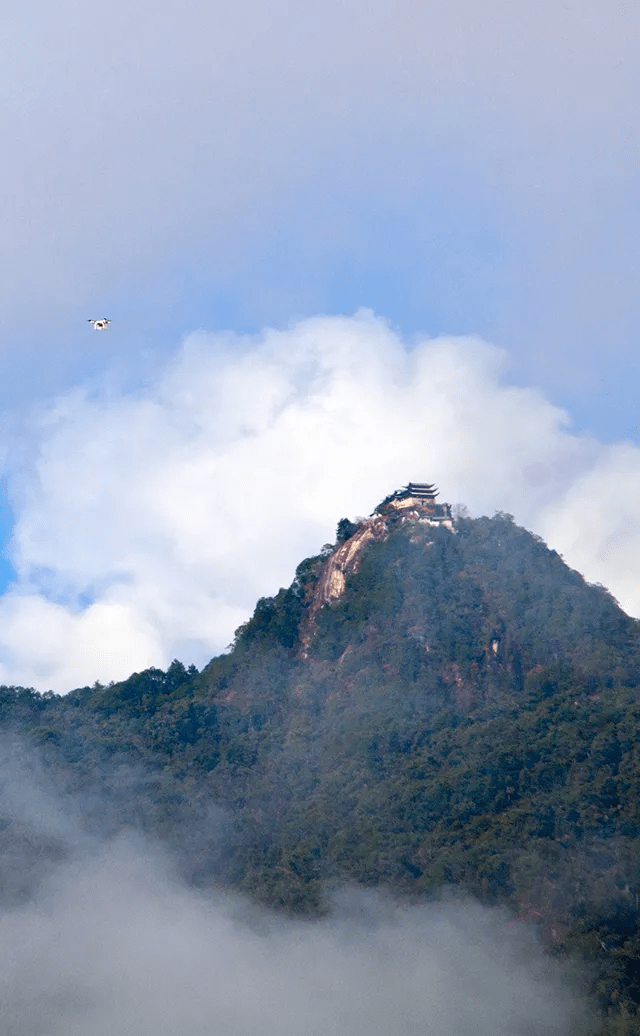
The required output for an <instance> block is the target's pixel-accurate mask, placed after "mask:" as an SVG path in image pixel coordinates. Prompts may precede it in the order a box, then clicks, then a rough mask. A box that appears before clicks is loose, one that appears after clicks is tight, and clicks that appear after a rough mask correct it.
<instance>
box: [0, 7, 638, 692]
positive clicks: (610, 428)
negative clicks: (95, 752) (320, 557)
mask: <svg viewBox="0 0 640 1036" xmlns="http://www.w3.org/2000/svg"><path fill="white" fill-rule="evenodd" d="M14 8H15V9H14V10H8V11H4V12H3V13H2V15H1V16H0V19H1V23H2V24H1V29H2V31H1V32H0V40H1V41H2V42H1V43H0V48H1V49H2V51H3V53H2V60H1V61H0V97H1V104H0V131H1V134H2V140H3V144H4V147H3V154H2V158H1V159H0V187H1V189H2V198H3V202H4V204H3V205H2V207H1V208H0V268H1V272H2V276H1V277H0V475H1V478H2V495H1V499H0V543H1V544H2V545H3V556H2V557H3V560H2V566H1V571H0V680H1V681H3V682H6V683H20V684H27V685H32V686H35V687H37V688H38V689H39V690H47V689H49V688H51V689H53V690H55V691H58V692H64V691H66V690H69V689H70V688H71V687H73V686H78V685H84V684H87V683H93V681H94V680H96V679H99V680H102V681H109V680H111V679H120V678H122V677H125V676H126V675H128V674H129V673H130V672H131V671H133V670H139V669H142V668H145V667H146V666H149V665H159V666H163V667H164V666H166V665H167V664H168V663H169V662H170V661H171V659H172V658H173V657H175V656H177V657H180V658H181V659H182V660H183V661H184V662H185V663H187V664H188V663H189V662H192V661H193V662H195V663H196V664H197V665H198V666H201V665H203V664H204V663H205V662H206V661H207V660H208V658H210V657H211V656H212V655H213V654H214V653H217V652H218V651H220V650H223V649H224V648H225V646H226V645H227V644H228V643H229V642H230V640H231V639H232V637H233V631H234V629H235V628H236V627H237V626H238V625H239V624H240V623H241V622H243V621H245V620H246V618H247V617H248V615H249V614H250V613H251V611H252V608H253V605H254V604H255V601H256V599H257V598H258V597H260V596H263V595H265V594H272V593H275V592H277V590H278V588H279V587H280V586H281V585H287V584H288V583H289V582H290V580H291V578H292V576H293V573H294V570H295V566H296V564H297V563H298V562H299V561H300V560H301V559H302V558H303V557H305V556H307V555H309V554H312V553H316V552H317V550H318V549H319V548H320V547H321V546H322V544H323V543H325V542H327V541H331V540H332V539H333V538H334V535H335V526H336V523H337V521H338V519H339V518H340V517H342V516H350V517H352V516H355V515H358V514H368V513H370V511H371V510H373V508H374V507H375V506H376V504H377V503H378V502H379V501H380V499H382V497H384V496H385V495H386V494H387V493H389V492H390V491H392V490H393V489H396V488H399V487H400V486H401V485H403V484H404V483H405V482H406V481H408V480H409V479H413V480H423V479H424V480H428V481H436V482H437V483H438V484H439V486H440V488H441V491H442V498H443V499H445V500H448V501H451V502H452V503H456V502H463V503H465V504H466V505H467V506H468V507H469V509H470V511H471V513H472V514H481V513H493V511H494V510H506V511H509V512H510V513H513V514H514V516H515V518H516V520H517V521H519V522H521V523H522V524H525V525H526V526H527V527H528V528H531V529H532V530H533V531H534V532H536V533H537V534H539V535H541V536H543V537H544V538H545V539H546V540H547V541H548V542H549V543H550V544H551V545H552V546H553V547H554V548H555V549H557V550H558V551H560V552H561V553H562V554H563V556H564V557H565V559H566V560H567V562H568V563H569V564H570V565H572V567H575V568H577V569H578V570H579V571H581V572H583V574H584V575H585V576H586V578H587V579H589V580H590V581H592V582H602V583H603V584H604V585H605V586H607V587H608V588H609V589H610V590H611V592H612V593H613V594H614V596H615V597H616V598H617V599H618V600H619V601H620V603H621V604H622V606H623V607H624V608H625V609H626V610H627V611H629V612H630V613H631V614H634V615H640V421H639V417H638V412H637V402H636V401H637V396H638V386H639V383H640V352H639V350H638V348H637V345H636V328H637V327H638V326H639V324H640V320H639V317H640V313H639V312H638V310H639V308H640V307H639V304H638V293H637V290H636V282H637V274H638V267H639V258H640V255H639V248H640V246H639V244H638V242H639V241H640V233H639V229H640V228H639V225H638V224H639V223H640V210H639V209H638V203H637V198H638V168H639V163H638V140H639V125H638V114H637V113H638V111H639V110H640V106H639V104H638V101H639V99H640V90H639V85H640V84H639V82H638V79H639V77H640V62H639V61H638V30H639V27H640V12H638V9H637V8H636V7H635V6H634V5H631V4H626V3H622V2H620V3H616V2H611V0H609V2H608V3H606V4H605V3H604V0H580V3H578V2H577V0H569V2H567V3H565V4H562V5H558V4H554V3H552V2H551V0H541V2H540V3H538V4H536V5H530V4H523V3H505V2H504V0H486V2H482V3H477V2H474V3H471V2H470V0H433V2H430V3H429V4H424V3H415V2H412V0H411V2H410V0H396V2H395V3H393V4H391V3H388V2H382V0H368V2H367V3H366V4H365V3H364V2H362V0H340V2H338V0H326V2H323V3H322V4H320V3H318V2H315V3H310V2H302V3H299V4H297V5H289V4H287V3H284V2H282V0H270V2H268V3H265V2H264V0H262V2H260V3H257V2H255V0H239V2H238V3H235V4H233V5H228V4H222V3H217V2H214V0H210V2H208V3H206V4H205V3H202V2H201V0H181V2H180V3H179V4H178V3H177V2H175V0H154V3H153V4H152V3H150V2H147V0H127V2H126V3H125V2H124V0H110V2H109V3H108V4H105V3H100V4H98V3H97V2H96V0H83V2H82V3H80V2H79V0H66V2H60V0H53V2H49V3H47V4H45V3H43V2H42V0H33V2H30V0H27V2H25V3H24V4H22V5H19V6H18V5H14ZM90 317H96V318H98V317H108V318H110V319H111V320H112V323H111V326H110V329H109V330H108V331H105V332H95V331H93V329H92V328H91V325H90V324H88V323H87V320H88V318H90Z"/></svg>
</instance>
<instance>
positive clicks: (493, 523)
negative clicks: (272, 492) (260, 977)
mask: <svg viewBox="0 0 640 1036" xmlns="http://www.w3.org/2000/svg"><path fill="white" fill-rule="evenodd" d="M353 531H355V527H352V526H350V524H349V523H347V522H346V520H345V521H343V522H341V524H340V526H339V530H338V541H339V542H340V541H342V540H344V539H345V538H347V537H348V536H349V535H351V534H352V533H353ZM325 560H326V552H325V554H322V555H319V556H318V557H317V558H311V559H308V560H307V561H305V562H303V563H302V564H301V565H300V566H299V568H298V571H297V573H296V579H295V580H294V582H293V584H292V586H291V587H289V588H288V589H286V590H281V591H280V593H279V594H278V595H277V596H276V597H275V598H272V599H263V600H261V601H260V602H258V605H257V607H256V610H255V613H254V615H253V617H252V618H251V620H250V621H249V622H248V623H246V624H245V625H244V626H243V627H241V629H240V630H239V631H238V633H237V636H236V641H235V644H234V647H233V650H232V651H230V653H228V654H226V655H222V656H220V657H218V658H215V659H213V660H212V661H211V662H210V663H209V665H208V666H207V667H206V668H205V669H204V670H203V671H202V672H201V673H198V672H197V670H195V669H194V668H193V667H191V668H190V669H185V667H184V666H183V665H181V663H179V662H174V663H173V664H172V665H171V666H170V668H169V669H168V670H167V672H166V673H163V672H161V671H160V670H155V669H151V670H148V671H146V672H144V673H139V674H134V675H133V676H132V677H130V679H128V680H126V681H124V682H123V683H120V684H116V685H113V686H110V687H103V686H100V685H98V684H96V685H95V686H94V687H86V688H82V689H78V690H76V691H73V692H72V693H71V694H69V695H67V696H66V697H62V698H60V697H56V696H54V695H39V694H36V693H35V692H33V691H29V690H25V689H23V688H2V689H0V723H1V724H2V728H3V729H4V731H5V736H6V739H7V742H10V741H13V740H15V738H16V737H18V738H19V739H20V743H25V742H26V743H27V744H29V745H35V746H37V749H38V753H37V755H38V759H39V760H40V761H41V765H42V766H43V767H44V768H45V771H46V777H47V781H48V782H49V783H50V784H51V785H53V786H55V787H56V788H58V789H60V790H62V791H64V792H65V793H66V794H71V795H72V799H71V800H70V801H72V802H73V803H74V809H75V810H76V811H77V815H78V817H79V823H80V824H81V826H82V829H83V830H85V831H94V832H96V833H99V834H101V835H104V834H109V833H111V832H113V831H116V830H118V829H119V828H120V827H122V826H135V827H139V828H142V829H143V830H145V831H146V832H148V833H149V834H150V835H152V836H153V837H154V838H156V839H159V840H161V841H163V842H166V843H168V844H169V845H171V846H172V847H173V849H174V851H175V853H176V854H177V856H178V859H179V861H180V866H181V867H182V870H183V872H184V874H185V876H186V877H187V878H188V880H190V881H192V882H195V883H197V884H199V885H201V886H206V885H208V884H212V883H217V882H224V883H226V884H229V885H230V886H232V887H235V888H238V889H241V890H243V891H244V892H246V893H248V894H250V895H251V896H254V897H256V898H257V899H259V900H261V901H263V902H266V903H268V904H270V905H272V906H275V907H278V908H280V909H286V910H290V911H301V912H316V911H321V910H322V909H323V902H324V896H325V894H326V891H327V889H328V888H330V887H331V886H332V885H336V884H339V883H340V882H344V881H345V880H350V881H356V882H358V883H360V884H363V885H384V886H386V887H388V888H390V889H392V890H395V891H396V892H397V893H398V894H402V895H408V896H414V897H422V896H428V895H430V894H432V892H433V891H434V890H436V889H438V888H440V887H441V886H442V885H443V884H454V885H457V886H462V887H464V888H465V889H468V890H469V891H471V892H473V893H474V894H475V895H477V896H479V897H480V898H481V899H482V900H484V901H485V902H504V903H507V904H508V905H509V907H510V908H511V909H512V910H513V911H514V912H515V913H516V914H517V916H519V917H522V918H523V919H529V920H533V921H535V922H537V923H538V924H539V926H540V929H541V932H542V934H543V936H544V938H545V939H546V941H547V942H548V945H549V948H550V952H553V953H555V954H557V955H559V956H563V957H566V956H567V955H572V954H573V955H578V956H579V957H580V958H581V959H582V960H583V961H586V962H587V963H588V967H589V974H590V975H592V984H593V994H594V996H595V997H596V999H597V1002H598V1004H599V1007H600V1008H601V1010H602V1013H603V1018H604V1019H605V1020H604V1022H603V1025H604V1027H605V1029H604V1030H603V1031H605V1030H606V1031H607V1032H611V1033H621V1034H622V1033H640V1015H638V1008H639V1007H640V902H639V900H640V853H639V850H640V805H639V795H638V788H639V787H640V785H639V777H640V743H639V739H638V730H639V727H640V693H639V686H640V625H639V624H638V622H636V621H635V620H633V619H630V618H629V617H628V616H626V615H625V614H624V613H623V612H622V611H621V610H620V608H619V607H618V606H617V604H616V602H615V601H614V600H613V599H612V598H611V596H610V595H609V594H608V593H607V592H606V591H605V590H604V589H603V588H602V587H598V586H590V585H588V584H586V583H585V582H584V580H583V579H582V577H581V576H580V575H578V574H577V573H576V572H573V571H571V570H570V569H569V568H567V566H566V565H565V564H564V562H563V561H562V559H561V558H560V557H559V556H558V555H557V554H556V553H554V552H553V551H550V550H549V549H548V548H547V547H546V546H545V544H544V543H543V542H542V541H541V540H540V539H539V538H537V537H535V536H533V535H531V534H530V533H528V532H526V531H525V530H523V529H520V528H518V527H517V526H516V525H515V524H514V523H513V521H512V520H511V518H510V517H509V516H508V515H500V514H499V515H496V516H495V517H494V518H492V519H488V518H482V519H478V520H470V519H459V520H458V521H457V523H456V533H455V535H452V534H451V533H450V532H449V531H447V530H445V529H434V528H432V527H428V526H424V525H421V524H415V523H414V524H406V525H400V524H399V525H397V526H396V527H395V528H394V529H392V531H391V533H390V535H389V536H388V538H387V539H386V540H385V541H384V542H377V543H373V544H371V545H369V546H368V547H367V548H366V549H365V551H364V552H363V554H362V557H361V560H360V565H359V569H358V571H357V573H356V574H355V575H353V576H352V577H351V578H350V579H349V581H348V584H347V588H346V590H345V593H344V594H343V596H342V597H341V598H340V599H339V600H338V601H336V602H335V603H333V604H331V605H329V606H325V607H324V608H322V609H321V610H320V611H319V612H318V613H317V616H316V619H315V624H314V626H313V629H312V628H310V626H309V615H310V602H311V600H312V597H313V592H314V587H315V586H316V581H317V579H318V575H319V572H320V570H321V567H322V565H323V564H324V563H325ZM303 640H304V644H305V646H306V650H305V651H302V650H301V646H302V641H303ZM27 827H28V825H27ZM27 827H25V821H24V820H17V819H16V818H15V817H13V815H11V814H10V813H9V812H7V815H6V816H5V817H4V818H2V823H0V850H2V853H3V859H4V860H5V868H4V870H5V872H6V873H7V874H8V875H15V874H16V873H18V872H19V874H20V878H19V880H17V879H16V878H14V877H11V878H10V879H5V880H4V882H3V885H2V889H1V890H0V892H1V893H2V895H3V897H4V899H5V901H7V902H10V901H12V900H13V899H15V898H16V897H19V896H21V895H24V894H26V892H27V891H28V889H29V888H30V887H32V885H33V884H34V883H36V882H37V881H38V880H39V878H40V876H41V873H42V870H43V867H46V861H47V860H49V859H54V858H56V854H60V853H62V852H64V846H63V845H62V844H57V843H56V839H55V837H54V836H51V835H49V836H46V837H45V836H37V837H38V838H40V841H39V842H38V843H37V852H34V851H33V850H34V844H35V843H34V839H36V835H35V834H34V832H33V831H29V830H28V829H27ZM36 841H37V839H36ZM21 847H22V848H21ZM23 850H24V851H23ZM16 858H19V859H20V861H21V866H20V868H19V869H16V868H15V867H13V868H12V867H10V866H9V863H10V861H11V860H15V859H16ZM7 861H8V862H7ZM34 861H35V862H34Z"/></svg>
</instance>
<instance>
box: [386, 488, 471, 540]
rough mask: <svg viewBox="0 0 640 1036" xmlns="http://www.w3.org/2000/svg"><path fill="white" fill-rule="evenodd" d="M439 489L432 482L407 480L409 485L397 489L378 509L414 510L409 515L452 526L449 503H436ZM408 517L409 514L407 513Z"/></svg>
mask: <svg viewBox="0 0 640 1036" xmlns="http://www.w3.org/2000/svg"><path fill="white" fill-rule="evenodd" d="M439 492H440V490H439V489H438V488H437V486H436V485H435V484H434V483H432V482H409V485H407V486H403V488H402V489H397V490H396V491H395V493H392V494H391V496H388V497H387V499H386V500H385V501H384V502H383V503H382V504H381V506H380V508H376V510H378V511H389V510H390V511H400V512H404V513H407V512H414V513H413V514H411V517H415V518H417V519H418V520H419V521H425V522H428V523H429V524H430V525H431V524H433V525H446V526H448V528H450V529H451V528H453V518H452V516H451V504H439V503H436V497H437V496H438V493H439ZM407 517H409V514H407Z"/></svg>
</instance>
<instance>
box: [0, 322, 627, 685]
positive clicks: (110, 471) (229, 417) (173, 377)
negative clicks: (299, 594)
mask: <svg viewBox="0 0 640 1036" xmlns="http://www.w3.org/2000/svg"><path fill="white" fill-rule="evenodd" d="M506 366H507V357H506V355H505V354H504V353H503V352H501V351H500V350H498V349H495V348H494V347H492V346H490V345H487V344H486V343H483V342H481V341H479V340H477V339H473V338H464V339H463V338H458V339H456V338H439V339H436V340H421V341H419V342H416V343H414V344H413V345H412V346H411V347H407V345H406V343H404V342H403V341H402V340H401V338H400V337H399V335H398V334H397V333H396V332H395V331H393V330H392V329H391V328H390V327H389V326H388V325H387V324H386V323H385V322H384V321H382V320H380V319H378V318H376V317H374V316H373V315H372V314H371V313H369V312H367V311H363V312H361V313H358V314H356V316H355V317H353V318H351V317H316V318H313V319H309V320H304V321H302V322H300V323H299V324H297V325H295V326H293V327H292V328H290V329H289V330H285V331H274V330H267V331H265V332H263V333H262V334H261V335H259V336H256V337H254V338H239V337H235V336H233V335H229V334H226V335H225V334H219V335H216V334H211V335H207V334H204V333H197V334H193V335H190V336H189V337H187V338H186V340H185V341H184V343H183V344H182V346H181V348H180V349H179V350H178V352H177V353H176V355H175V356H174V357H173V359H172V360H171V361H170V362H169V363H167V364H166V365H165V366H164V367H163V369H161V370H160V372H159V373H158V375H157V377H156V379H155V380H154V381H153V382H152V383H151V384H149V385H148V386H147V387H146V388H145V389H143V390H141V391H140V392H138V393H137V394H129V395H126V394H122V393H117V392H114V391H113V390H109V391H107V390H105V392H104V393H103V394H94V395H89V394H88V393H87V392H83V391H80V390H75V391H73V392H71V393H69V394H68V395H66V396H64V397H62V398H61V399H59V400H58V401H57V402H56V403H55V405H54V406H52V407H51V408H50V410H49V411H47V413H46V414H44V415H42V417H41V419H40V421H39V422H38V424H37V426H36V427H35V428H34V431H33V435H34V447H33V448H34V453H33V459H32V461H31V462H30V463H29V464H25V465H24V466H23V468H22V469H21V470H20V471H18V472H17V473H15V474H14V476H13V493H14V500H15V506H16V511H17V515H16V518H17V520H16V526H15V532H14V537H13V541H12V545H11V554H12V557H13V560H14V564H15V566H16V570H17V572H18V576H19V578H18V581H17V583H16V584H15V585H14V586H13V587H11V588H10V589H9V591H7V592H6V593H5V595H4V596H3V597H2V598H1V599H0V680H2V681H3V682H7V683H23V684H34V685H35V686H37V687H38V688H40V689H42V690H45V689H47V688H49V687H51V688H52V689H54V690H57V691H65V690H69V689H70V688H71V687H72V686H77V685H82V684H84V683H92V682H93V681H94V680H95V679H100V680H110V679H119V678H122V677H125V676H127V675H128V674H129V673H130V672H131V671H133V670H134V669H140V668H144V667H146V666H149V665H151V664H154V665H160V666H166V664H168V662H169V661H170V660H171V658H173V657H174V656H178V657H181V658H182V659H183V660H184V661H185V662H190V661H191V660H194V661H196V662H197V663H198V664H202V663H204V662H205V661H207V660H208V658H209V657H211V655H213V654H214V653H216V652H218V651H220V650H221V649H223V648H224V647H225V645H226V644H228V643H229V641H230V639H231V637H232V634H233V631H234V629H235V627H236V626H238V625H239V624H240V623H241V622H242V621H244V620H245V619H246V618H247V616H248V615H249V614H250V612H251V610H252V608H253V605H254V604H255V601H256V599H257V598H258V597H259V596H262V595H265V594H270V593H274V592H276V591H277V589H278V588H279V586H281V585H286V584H288V583H289V582H290V580H291V578H292V576H293V572H294V569H295V566H296V564H297V563H298V562H299V561H300V560H301V559H302V558H303V557H305V556H307V555H309V554H311V553H315V552H317V550H318V549H319V548H320V547H321V545H322V544H323V543H324V542H325V541H327V540H332V539H333V536H334V531H335V525H336V522H337V520H338V519H339V518H340V517H342V516H343V515H350V516H353V515H357V514H367V513H369V512H370V511H371V510H372V509H373V508H374V507H375V505H376V504H377V503H378V502H379V501H380V500H381V499H382V498H383V497H384V496H385V495H386V494H387V493H388V492H390V491H391V490H393V489H395V488H397V487H398V486H400V485H402V484H404V483H405V482H406V481H407V480H409V479H429V480H431V481H437V482H438V483H439V484H440V486H441V489H442V492H443V497H444V499H448V500H450V501H451V502H456V501H464V502H465V503H466V504H467V505H468V506H469V507H470V509H471V511H472V512H473V513H493V511H494V510H496V509H500V510H507V511H510V512H512V513H514V515H515V516H516V519H517V520H518V521H519V522H521V523H523V524H525V525H527V526H528V527H530V528H533V529H534V530H536V531H539V532H541V533H543V534H545V535H546V536H547V537H548V538H549V540H550V541H551V542H552V544H553V546H555V547H556V548H557V549H559V550H560V551H562V553H563V554H564V555H565V557H566V559H567V561H568V562H569V563H570V564H572V565H573V566H575V567H578V568H579V569H580V570H581V571H583V572H584V574H585V575H586V576H587V578H589V579H591V580H594V581H595V580H598V581H601V582H603V583H605V584H606V585H608V586H609V587H610V589H611V590H612V592H613V593H614V595H615V596H617V597H618V598H619V599H620V601H621V603H622V604H623V606H624V607H626V608H627V609H628V610H629V611H631V612H634V613H640V590H638V586H639V585H640V582H639V580H638V576H640V551H638V550H637V549H636V547H637V540H638V538H639V536H640V532H639V529H640V451H639V450H637V449H635V448H634V447H632V446H630V445H620V446H616V447H603V446H601V445H600V444H598V443H597V442H596V441H595V440H593V439H589V438H585V437H578V436H575V435H574V434H572V433H571V430H570V429H569V427H568V423H567V418H566V415H565V414H564V413H563V411H562V410H560V409H558V408H557V407H555V406H553V405H552V404H551V403H550V402H549V401H548V400H546V399H545V398H544V397H543V396H542V395H541V394H540V393H539V392H537V391H535V390H533V389H523V388H518V387H515V386H513V385H511V384H509V383H508V381H507V379H506Z"/></svg>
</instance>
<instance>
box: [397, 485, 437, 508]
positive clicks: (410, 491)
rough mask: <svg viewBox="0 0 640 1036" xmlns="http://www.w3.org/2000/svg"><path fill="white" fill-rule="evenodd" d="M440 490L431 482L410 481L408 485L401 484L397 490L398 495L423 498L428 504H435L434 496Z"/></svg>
mask: <svg viewBox="0 0 640 1036" xmlns="http://www.w3.org/2000/svg"><path fill="white" fill-rule="evenodd" d="M439 492H440V490H439V489H437V487H436V485H435V483H433V482H410V483H409V485H408V486H403V488H402V489H401V490H399V492H398V496H400V497H406V496H414V497H415V498H416V499H417V500H425V501H426V502H428V503H430V504H435V502H436V497H437V496H438V493H439Z"/></svg>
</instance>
